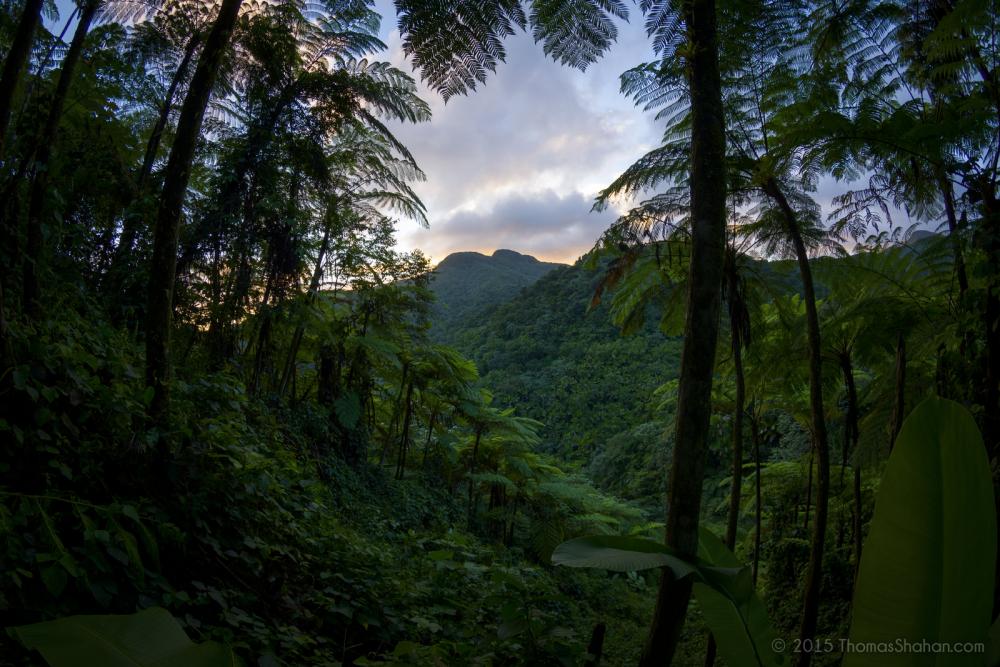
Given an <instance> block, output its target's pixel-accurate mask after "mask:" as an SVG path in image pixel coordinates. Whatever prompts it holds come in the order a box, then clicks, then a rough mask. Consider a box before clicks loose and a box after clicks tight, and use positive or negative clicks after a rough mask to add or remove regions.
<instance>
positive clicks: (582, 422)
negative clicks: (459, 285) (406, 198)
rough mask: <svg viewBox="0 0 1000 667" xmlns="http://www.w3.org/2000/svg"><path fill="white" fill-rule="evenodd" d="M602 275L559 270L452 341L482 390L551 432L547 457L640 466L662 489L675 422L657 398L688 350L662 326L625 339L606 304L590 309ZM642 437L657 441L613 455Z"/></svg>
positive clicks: (546, 435) (624, 488)
mask: <svg viewBox="0 0 1000 667" xmlns="http://www.w3.org/2000/svg"><path fill="white" fill-rule="evenodd" d="M600 276H601V272H600V271H599V270H598V269H597V268H587V267H585V266H584V265H583V263H582V262H578V263H577V264H575V265H573V266H564V267H560V268H558V269H555V270H553V271H551V272H549V273H547V274H545V275H544V276H543V277H542V278H541V279H540V280H538V282H536V283H534V284H533V285H531V286H530V287H527V288H525V289H524V290H523V291H522V292H521V293H520V294H519V295H517V296H516V297H514V298H513V299H511V300H509V301H506V302H499V303H496V304H494V305H492V306H486V307H484V308H483V309H482V310H481V311H479V312H478V313H475V314H474V316H473V317H470V318H468V319H467V320H466V321H464V322H463V323H461V324H459V325H458V326H457V327H456V328H455V330H454V333H453V334H452V336H451V339H452V341H453V344H454V345H455V346H456V348H457V349H459V350H460V351H461V352H462V353H463V354H465V355H466V356H468V357H469V358H470V359H472V360H473V361H475V362H476V365H477V366H478V367H479V372H480V376H481V383H482V385H483V386H485V387H489V388H490V390H491V391H492V392H493V393H494V396H495V398H496V399H497V400H500V401H502V402H503V403H504V404H507V405H513V406H516V407H517V408H518V411H519V412H520V413H521V414H524V415H525V416H527V417H531V418H532V419H537V420H539V421H541V422H542V423H543V424H544V426H543V427H542V428H541V430H540V433H541V435H542V442H543V447H545V448H546V450H547V451H549V452H551V453H553V454H556V455H558V456H559V458H560V459H562V460H565V461H573V462H577V463H584V464H586V463H589V462H590V461H591V460H592V459H593V458H594V457H595V456H598V457H604V458H614V459H623V460H626V461H630V462H631V461H634V462H635V468H636V469H637V470H641V471H642V473H641V474H642V475H643V476H646V474H647V473H648V477H649V479H648V480H647V483H648V484H652V485H653V489H656V488H658V487H659V486H661V483H662V479H661V477H662V476H661V475H658V474H657V473H656V471H657V470H658V469H660V468H661V466H657V465H656V464H655V463H654V461H659V462H662V461H663V457H662V452H663V450H664V449H665V448H666V442H665V438H666V435H665V433H666V422H665V418H664V417H663V415H662V413H661V411H659V410H657V409H656V408H655V405H654V402H653V400H652V395H653V391H654V390H655V389H656V388H657V387H659V386H660V385H661V384H663V383H664V382H665V381H668V380H671V379H675V378H676V377H677V371H678V368H679V363H680V342H679V340H677V337H669V336H667V335H665V334H664V333H662V332H661V331H660V330H659V328H658V327H657V322H656V321H655V318H651V320H650V321H649V322H648V323H647V324H646V325H644V326H642V327H641V328H640V329H639V330H638V331H636V332H634V333H632V334H631V335H628V336H623V335H622V333H621V331H620V329H619V328H618V327H617V326H616V325H615V324H614V323H613V322H612V321H611V318H610V314H609V308H608V306H607V304H600V305H598V306H597V307H596V308H591V302H592V300H593V297H594V291H595V288H596V286H597V283H598V281H599V280H600ZM650 359H656V360H658V362H657V363H650V362H649V360H650ZM650 422H653V423H650ZM635 429H640V430H642V432H643V433H645V434H646V436H645V437H646V438H647V439H648V441H646V440H644V441H643V442H642V444H641V446H639V447H636V448H635V449H634V450H633V451H630V452H625V451H615V452H614V454H613V455H610V454H608V453H605V450H606V449H607V448H608V447H609V446H611V447H614V445H613V444H609V443H612V441H614V442H618V441H619V440H621V438H625V437H627V435H628V432H630V431H633V430H635ZM616 436H618V438H617V440H616ZM655 452H658V453H655ZM614 477H615V478H616V479H615V482H616V483H617V485H618V490H619V491H620V492H625V493H626V494H628V495H632V493H634V492H636V491H639V488H638V482H637V481H636V480H627V479H622V478H621V476H620V475H615V476H614ZM609 481H610V480H609ZM645 491H646V493H649V491H650V489H648V488H646V489H645Z"/></svg>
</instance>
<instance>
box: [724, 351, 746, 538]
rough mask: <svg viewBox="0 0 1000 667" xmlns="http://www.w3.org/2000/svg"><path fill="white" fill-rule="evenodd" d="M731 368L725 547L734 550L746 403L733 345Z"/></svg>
mask: <svg viewBox="0 0 1000 667" xmlns="http://www.w3.org/2000/svg"><path fill="white" fill-rule="evenodd" d="M733 367H734V368H735V370H736V409H735V410H734V411H733V479H732V483H731V484H730V485H729V517H728V521H727V522H726V546H727V547H729V550H730V551H733V550H735V549H736V532H737V528H738V527H739V520H740V494H741V493H742V491H743V408H744V402H745V401H746V380H745V379H744V377H743V351H742V349H741V347H740V344H739V343H738V342H734V343H733Z"/></svg>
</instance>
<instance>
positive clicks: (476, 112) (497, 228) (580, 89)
mask: <svg viewBox="0 0 1000 667" xmlns="http://www.w3.org/2000/svg"><path fill="white" fill-rule="evenodd" d="M377 7H378V9H380V10H382V12H383V16H384V17H386V18H385V21H384V26H383V34H384V39H385V41H386V43H387V44H388V45H389V52H388V54H386V55H384V56H383V57H385V58H387V59H389V60H391V61H392V62H393V63H394V64H395V65H396V66H397V67H400V68H401V69H404V71H410V68H409V64H408V63H407V62H406V61H405V58H404V57H403V54H402V48H401V42H400V39H399V34H398V32H397V31H396V25H395V22H394V19H393V17H394V13H393V12H392V11H391V4H390V3H387V2H379V3H378V4H377ZM641 24H642V21H641V19H639V18H638V17H635V18H633V24H631V25H628V24H622V25H621V28H622V32H621V35H620V38H619V44H618V45H616V47H615V48H614V49H613V50H612V51H611V52H610V53H609V54H608V56H607V57H606V58H605V59H604V60H602V61H601V62H599V63H597V64H596V65H594V66H592V67H591V68H589V69H588V71H587V72H578V71H576V70H571V69H569V68H566V67H563V66H560V65H558V64H557V63H554V62H552V61H550V60H548V59H546V57H545V56H544V54H543V53H542V49H541V46H540V45H537V44H535V43H534V42H533V41H532V39H531V37H530V36H529V35H526V34H521V35H517V36H515V37H513V38H511V39H508V40H507V42H506V43H505V47H506V49H507V56H508V57H507V62H506V63H504V64H501V65H500V66H499V67H498V69H497V72H496V73H495V74H492V75H491V76H490V77H489V79H488V80H487V82H486V84H485V85H481V86H479V88H478V90H477V91H476V92H474V93H472V94H470V95H468V96H466V97H458V98H453V99H452V100H450V101H449V102H448V104H447V105H446V104H444V102H443V100H442V99H441V98H440V97H439V96H438V95H437V94H435V93H433V92H432V91H429V90H428V89H426V88H425V87H423V86H422V85H421V95H422V96H423V97H424V99H426V100H427V101H428V102H429V103H430V105H431V108H432V111H433V114H434V116H433V119H432V120H431V122H429V123H423V124H420V125H405V124H393V125H391V127H392V129H393V132H394V133H395V134H396V136H397V137H398V138H399V139H400V140H401V141H402V142H403V143H404V144H405V145H406V146H407V147H408V148H409V149H410V151H411V152H412V153H413V155H414V156H415V157H416V159H417V162H418V163H419V164H420V166H421V168H422V169H423V170H424V171H425V172H426V174H427V181H426V182H424V183H419V184H417V185H416V187H415V190H416V192H417V194H418V195H419V196H420V197H421V199H422V200H423V201H424V203H425V204H426V205H427V208H428V213H429V219H430V223H431V228H430V230H429V231H427V230H422V229H420V228H419V227H418V226H417V225H415V224H413V223H409V222H402V223H401V224H400V227H399V245H400V246H401V247H403V248H415V247H419V248H421V249H422V250H424V251H425V252H427V253H428V254H430V255H431V257H432V258H433V259H434V260H436V261H437V260H440V259H442V258H443V257H444V254H446V253H447V252H451V251H455V250H482V251H489V250H493V249H496V248H502V247H506V248H510V249H513V250H517V251H519V252H526V253H532V254H534V253H540V254H544V256H545V257H546V258H550V259H558V260H561V261H572V260H573V259H575V258H576V256H578V255H579V254H580V252H582V251H585V250H586V249H587V248H589V247H590V246H591V245H593V243H594V241H595V240H596V238H597V236H598V235H599V234H600V233H601V231H603V229H604V228H605V227H607V223H608V222H609V219H608V218H609V216H607V215H605V216H603V217H602V216H597V215H594V216H589V217H588V214H587V211H589V209H590V205H591V200H592V199H593V196H594V195H595V194H596V193H597V191H598V190H600V189H601V188H603V187H604V186H606V185H607V184H609V183H610V182H611V181H612V180H614V178H615V177H617V176H618V175H619V174H620V173H621V172H622V171H623V170H624V169H625V168H626V167H628V165H630V164H631V163H632V162H633V161H634V160H635V159H637V158H638V157H640V156H641V155H642V154H643V153H645V152H646V151H647V150H649V148H651V147H652V146H654V145H655V144H657V143H658V141H659V138H660V133H661V132H662V129H661V128H659V127H658V126H657V125H656V123H655V122H654V121H653V119H652V114H648V113H644V112H642V111H641V110H639V109H636V108H635V107H634V106H633V105H632V103H631V102H630V101H629V100H626V99H625V98H623V97H622V96H621V95H620V94H619V92H618V85H619V83H618V75H619V74H620V73H621V72H622V71H624V70H625V69H627V68H629V67H631V66H633V65H635V64H638V63H639V62H642V61H643V60H646V59H649V58H650V57H651V52H650V50H649V47H648V40H647V39H646V37H645V34H644V33H643V30H642V25H641ZM501 218H504V219H503V220H501ZM477 225H478V226H477ZM517 225H520V227H517ZM560 225H563V227H560ZM515 229H517V231H516V232H515V231H514V230H515Z"/></svg>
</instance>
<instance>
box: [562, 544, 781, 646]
mask: <svg viewBox="0 0 1000 667" xmlns="http://www.w3.org/2000/svg"><path fill="white" fill-rule="evenodd" d="M698 551H699V553H698V558H697V559H693V558H690V557H684V556H682V555H680V554H678V553H677V552H676V551H674V550H673V549H670V548H669V547H667V546H664V545H663V544H662V543H660V542H654V541H652V540H647V539H640V538H634V537H618V536H597V537H581V538H577V539H575V540H570V541H568V542H564V543H562V544H560V545H559V547H558V548H557V549H556V550H555V552H554V553H553V554H552V562H553V563H555V564H556V565H567V566H570V567H587V568H601V569H607V570H614V571H619V572H627V571H634V570H646V569H652V568H667V569H669V570H670V571H671V572H672V574H673V576H674V577H676V578H678V579H683V578H685V577H692V578H693V579H694V584H693V586H694V592H695V597H696V599H697V601H698V604H699V606H700V608H701V611H702V613H703V614H704V616H705V621H706V623H707V624H708V626H709V628H711V630H712V634H713V635H714V636H715V638H716V641H717V642H718V645H719V650H720V652H721V653H722V655H723V657H725V658H726V660H727V662H728V663H730V664H733V665H750V666H763V665H781V664H784V660H783V657H782V656H781V655H780V653H777V652H776V651H775V649H774V644H773V640H774V639H775V637H776V635H775V632H774V630H773V628H772V626H771V621H770V619H769V618H768V616H767V611H766V610H765V608H764V603H763V602H762V601H761V600H760V598H759V597H758V596H757V594H756V593H755V591H754V588H753V583H752V581H751V578H750V571H749V569H748V568H746V567H740V564H739V562H738V561H737V560H736V557H735V556H733V554H732V553H731V552H730V551H729V550H728V549H726V547H725V545H723V544H722V542H721V541H720V540H719V538H718V537H716V536H715V535H714V534H712V533H711V532H710V531H707V530H702V534H701V539H700V540H699V547H698Z"/></svg>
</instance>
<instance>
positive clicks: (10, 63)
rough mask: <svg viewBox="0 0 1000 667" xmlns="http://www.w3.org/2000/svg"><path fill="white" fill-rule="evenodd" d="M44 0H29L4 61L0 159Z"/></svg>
mask: <svg viewBox="0 0 1000 667" xmlns="http://www.w3.org/2000/svg"><path fill="white" fill-rule="evenodd" d="M42 4H43V1H42V0H27V2H25V3H24V9H23V10H22V11H21V18H20V19H18V22H17V32H15V33H14V41H13V42H12V43H11V45H10V51H8V52H7V57H6V58H5V59H4V61H3V71H2V73H0V160H2V159H3V157H4V152H5V150H6V147H7V142H6V139H7V126H8V125H10V108H11V106H12V105H13V103H14V93H15V92H16V90H17V84H18V83H20V81H21V74H22V73H23V72H24V67H25V63H27V62H28V56H29V55H31V44H32V43H33V42H34V41H35V30H37V29H38V24H39V23H41V17H42Z"/></svg>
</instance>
